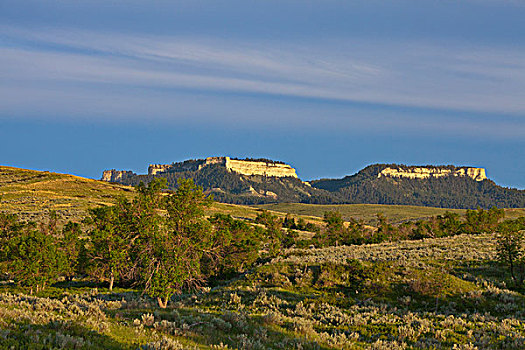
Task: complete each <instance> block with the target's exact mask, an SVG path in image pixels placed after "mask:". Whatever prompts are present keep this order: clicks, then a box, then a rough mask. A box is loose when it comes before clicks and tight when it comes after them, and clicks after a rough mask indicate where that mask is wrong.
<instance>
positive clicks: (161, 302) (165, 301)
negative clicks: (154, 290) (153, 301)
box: [157, 297, 168, 309]
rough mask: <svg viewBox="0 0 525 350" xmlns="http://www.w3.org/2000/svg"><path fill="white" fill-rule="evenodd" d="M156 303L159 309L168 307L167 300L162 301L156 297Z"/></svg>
mask: <svg viewBox="0 0 525 350" xmlns="http://www.w3.org/2000/svg"><path fill="white" fill-rule="evenodd" d="M157 302H158V303H159V307H160V308H161V309H165V308H166V307H167V306H168V298H166V299H164V300H162V298H161V297H157Z"/></svg>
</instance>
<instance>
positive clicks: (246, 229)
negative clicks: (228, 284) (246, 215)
mask: <svg viewBox="0 0 525 350" xmlns="http://www.w3.org/2000/svg"><path fill="white" fill-rule="evenodd" d="M209 221H210V222H211V223H212V225H213V227H214V230H213V239H212V242H213V243H212V246H211V248H210V250H209V251H208V252H205V254H204V256H203V264H202V267H203V272H204V273H205V275H206V276H213V275H215V276H217V277H228V276H230V275H232V274H235V273H240V272H243V271H245V269H246V268H248V267H250V266H252V265H253V263H254V262H255V261H256V260H257V257H258V253H259V250H260V249H261V243H262V241H263V237H264V232H263V229H262V228H260V227H258V226H253V225H250V224H248V223H246V222H245V221H242V220H236V219H233V218H232V217H231V216H230V215H224V214H216V215H214V216H213V217H211V218H210V219H209Z"/></svg>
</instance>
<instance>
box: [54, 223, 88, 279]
mask: <svg viewBox="0 0 525 350" xmlns="http://www.w3.org/2000/svg"><path fill="white" fill-rule="evenodd" d="M81 234H82V229H81V226H80V224H78V223H74V222H68V223H67V224H66V225H65V226H64V228H63V229H62V237H61V239H60V240H59V248H58V249H59V252H60V253H61V254H60V255H59V257H60V258H61V261H60V262H59V267H60V271H61V274H63V275H64V276H65V277H66V279H67V280H69V281H71V280H72V279H73V277H74V276H75V274H76V273H77V270H78V264H79V260H80V252H81V249H82V241H81V240H80V236H81Z"/></svg>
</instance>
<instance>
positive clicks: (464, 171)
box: [377, 167, 487, 181]
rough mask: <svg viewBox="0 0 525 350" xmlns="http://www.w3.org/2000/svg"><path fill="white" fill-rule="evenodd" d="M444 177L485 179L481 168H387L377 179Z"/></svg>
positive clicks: (483, 170)
mask: <svg viewBox="0 0 525 350" xmlns="http://www.w3.org/2000/svg"><path fill="white" fill-rule="evenodd" d="M446 176H468V177H470V178H472V179H473V180H476V181H483V180H486V179H487V176H486V174H485V169H483V168H467V167H461V168H455V167H453V168H444V167H407V168H403V167H398V168H393V167H387V168H385V169H383V170H382V171H381V172H380V173H379V174H378V175H377V177H378V178H380V177H394V178H395V177H397V178H408V179H428V178H431V177H435V178H439V177H446Z"/></svg>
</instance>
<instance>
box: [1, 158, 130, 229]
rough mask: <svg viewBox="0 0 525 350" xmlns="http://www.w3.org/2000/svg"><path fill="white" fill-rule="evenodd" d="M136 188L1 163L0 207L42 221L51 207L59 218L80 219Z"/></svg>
mask: <svg viewBox="0 0 525 350" xmlns="http://www.w3.org/2000/svg"><path fill="white" fill-rule="evenodd" d="M133 191H134V190H133V188H132V187H129V186H122V185H117V184H111V183H107V182H102V181H96V180H91V179H86V178H82V177H78V176H73V175H65V174H57V173H50V172H43V171H35V170H26V169H19V168H12V167H6V166H0V210H2V211H6V212H11V213H17V214H18V215H19V216H20V217H22V218H24V219H28V220H39V219H40V218H41V217H43V216H44V215H46V213H48V212H49V211H50V210H55V211H57V214H58V216H59V218H61V219H63V220H64V219H67V220H74V221H76V220H79V219H80V218H82V217H83V216H85V215H86V213H87V210H88V209H89V208H94V207H97V206H99V205H108V204H112V203H113V202H114V198H115V197H117V196H124V197H127V198H130V197H131V196H133Z"/></svg>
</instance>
